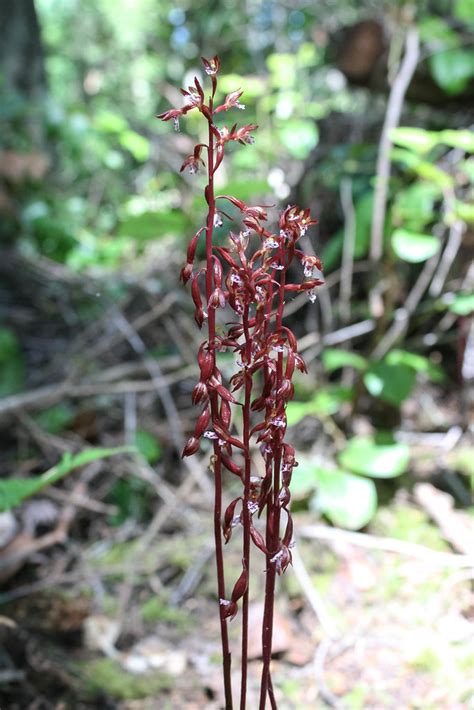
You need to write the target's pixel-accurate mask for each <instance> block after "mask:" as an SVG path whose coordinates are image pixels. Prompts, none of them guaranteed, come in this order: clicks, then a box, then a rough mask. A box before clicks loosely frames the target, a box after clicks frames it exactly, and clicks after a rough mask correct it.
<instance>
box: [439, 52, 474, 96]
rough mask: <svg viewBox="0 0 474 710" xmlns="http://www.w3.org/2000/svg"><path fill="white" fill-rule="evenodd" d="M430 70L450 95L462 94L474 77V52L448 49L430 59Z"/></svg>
mask: <svg viewBox="0 0 474 710" xmlns="http://www.w3.org/2000/svg"><path fill="white" fill-rule="evenodd" d="M430 68H431V73H432V75H433V78H434V80H435V81H436V83H437V84H438V85H439V86H440V87H441V88H442V89H444V91H446V92H447V93H448V94H453V95H455V94H460V93H462V92H463V91H464V89H465V88H466V86H467V85H468V83H469V80H470V79H471V78H472V77H473V76H474V52H473V51H472V49H471V48H468V49H447V50H445V51H442V52H437V53H436V54H434V55H432V56H431V57H430Z"/></svg>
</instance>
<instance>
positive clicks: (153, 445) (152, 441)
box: [135, 429, 162, 463]
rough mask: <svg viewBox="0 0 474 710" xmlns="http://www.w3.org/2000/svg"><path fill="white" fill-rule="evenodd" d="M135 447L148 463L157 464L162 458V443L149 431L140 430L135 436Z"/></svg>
mask: <svg viewBox="0 0 474 710" xmlns="http://www.w3.org/2000/svg"><path fill="white" fill-rule="evenodd" d="M135 446H136V447H137V449H138V451H139V452H140V453H141V455H142V456H143V457H144V458H145V459H146V460H147V461H148V463H155V461H158V459H159V458H161V454H162V449H161V446H160V442H159V441H158V439H157V438H156V436H153V435H152V434H150V433H149V432H147V431H143V430H142V429H139V430H138V431H137V433H136V434H135Z"/></svg>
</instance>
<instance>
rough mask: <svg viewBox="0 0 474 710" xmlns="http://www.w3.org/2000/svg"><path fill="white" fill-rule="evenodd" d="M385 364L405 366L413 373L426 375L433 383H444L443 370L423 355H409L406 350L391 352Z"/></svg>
mask: <svg viewBox="0 0 474 710" xmlns="http://www.w3.org/2000/svg"><path fill="white" fill-rule="evenodd" d="M385 362H386V363H387V364H389V365H407V366H408V367H411V368H413V370H415V372H420V373H423V374H425V375H427V376H428V377H429V378H430V379H431V380H433V382H444V380H445V379H446V376H445V374H444V372H443V369H442V368H441V367H440V366H439V365H436V364H435V363H434V362H431V360H430V359H429V358H427V357H424V356H423V355H418V354H416V353H410V352H408V351H407V350H391V351H390V352H389V353H388V355H387V357H386V358H385Z"/></svg>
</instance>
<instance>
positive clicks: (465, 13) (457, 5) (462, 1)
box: [454, 0, 474, 25]
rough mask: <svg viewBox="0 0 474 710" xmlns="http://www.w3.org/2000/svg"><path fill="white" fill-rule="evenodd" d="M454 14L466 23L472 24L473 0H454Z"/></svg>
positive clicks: (473, 16)
mask: <svg viewBox="0 0 474 710" xmlns="http://www.w3.org/2000/svg"><path fill="white" fill-rule="evenodd" d="M454 15H455V17H457V18H458V19H459V20H461V21H462V22H465V23H466V24H467V25H472V24H474V0H455V2H454Z"/></svg>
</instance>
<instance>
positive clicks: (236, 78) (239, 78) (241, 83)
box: [219, 74, 266, 104]
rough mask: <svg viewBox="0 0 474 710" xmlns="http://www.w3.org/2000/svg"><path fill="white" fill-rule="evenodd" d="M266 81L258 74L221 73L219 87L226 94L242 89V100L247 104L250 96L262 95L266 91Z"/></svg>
mask: <svg viewBox="0 0 474 710" xmlns="http://www.w3.org/2000/svg"><path fill="white" fill-rule="evenodd" d="M265 86H266V82H265V79H262V78H261V77H258V76H245V75H242V74H220V75H219V89H220V90H221V91H222V92H223V93H224V94H230V92H231V91H236V90H237V89H242V91H243V92H244V93H243V96H242V101H243V103H244V104H245V103H246V100H248V99H250V98H256V97H257V96H258V97H260V96H261V95H262V94H263V93H264V92H265Z"/></svg>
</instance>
